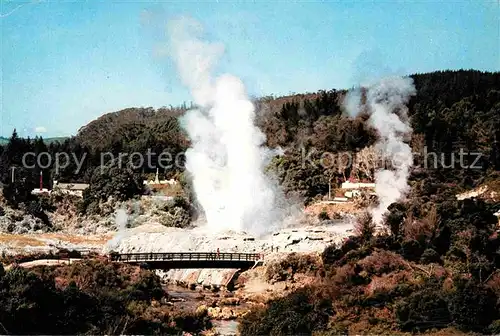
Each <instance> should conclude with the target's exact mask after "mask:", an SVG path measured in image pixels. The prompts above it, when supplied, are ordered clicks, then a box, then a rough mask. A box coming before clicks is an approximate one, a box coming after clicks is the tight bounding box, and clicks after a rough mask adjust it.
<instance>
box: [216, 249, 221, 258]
mask: <svg viewBox="0 0 500 336" xmlns="http://www.w3.org/2000/svg"><path fill="white" fill-rule="evenodd" d="M219 258H220V251H219V248H218V247H217V259H219Z"/></svg>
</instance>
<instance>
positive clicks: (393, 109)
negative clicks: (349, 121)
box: [344, 77, 416, 224]
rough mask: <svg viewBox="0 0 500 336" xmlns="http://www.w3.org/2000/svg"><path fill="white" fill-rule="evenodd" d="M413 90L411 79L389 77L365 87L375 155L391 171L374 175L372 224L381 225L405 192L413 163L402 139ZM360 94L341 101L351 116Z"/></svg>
mask: <svg viewBox="0 0 500 336" xmlns="http://www.w3.org/2000/svg"><path fill="white" fill-rule="evenodd" d="M415 93H416V90H415V87H414V85H413V80H412V79H411V78H410V77H391V78H386V79H383V80H381V81H380V82H379V83H377V84H375V85H372V86H370V87H368V89H367V92H366V105H367V107H368V112H369V113H370V118H369V120H368V122H369V123H370V125H372V126H373V127H374V128H375V129H376V130H377V131H378V135H379V139H378V141H377V143H376V146H377V147H378V152H379V153H381V154H382V156H383V158H384V159H385V161H386V162H387V161H388V162H390V164H391V167H392V169H381V170H379V171H377V172H376V173H375V183H376V187H375V192H376V193H377V196H378V200H379V205H378V206H377V207H376V208H374V209H372V216H373V220H374V221H375V223H377V224H380V223H381V222H382V220H383V216H384V214H385V213H386V211H387V208H388V207H389V205H391V204H392V203H394V202H397V201H399V200H401V199H402V198H403V197H404V196H405V195H406V193H407V192H408V189H409V186H408V177H409V175H410V168H411V166H412V164H413V156H412V152H411V148H410V146H409V145H408V144H407V143H405V142H404V137H405V136H408V135H410V134H411V131H412V129H411V127H410V125H409V120H408V115H407V112H408V108H407V106H406V105H407V104H408V101H409V100H410V98H411V96H413V95H415ZM360 105H361V91H360V90H359V89H355V90H352V91H351V92H349V94H348V95H347V97H346V100H345V101H344V107H345V108H346V110H347V111H348V113H349V115H350V116H356V115H357V114H358V113H359V110H360Z"/></svg>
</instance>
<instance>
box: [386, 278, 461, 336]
mask: <svg viewBox="0 0 500 336" xmlns="http://www.w3.org/2000/svg"><path fill="white" fill-rule="evenodd" d="M395 312H396V317H397V319H398V322H399V325H400V327H401V329H403V330H407V331H413V332H422V331H426V330H428V329H433V328H444V327H446V326H448V325H449V324H450V322H451V317H450V312H449V311H448V304H447V301H446V297H445V295H444V294H443V293H442V292H440V291H439V290H436V288H432V287H428V288H425V289H423V290H420V291H417V292H414V293H412V294H411V295H410V296H409V297H408V298H407V299H403V300H400V301H398V302H397V303H396V306H395Z"/></svg>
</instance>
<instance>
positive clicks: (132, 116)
mask: <svg viewBox="0 0 500 336" xmlns="http://www.w3.org/2000/svg"><path fill="white" fill-rule="evenodd" d="M411 77H412V78H413V79H414V82H415V86H416V89H417V95H416V96H415V97H413V98H412V99H411V101H410V111H409V112H410V117H411V125H412V128H413V136H412V139H411V145H412V147H413V149H414V151H415V150H417V151H420V152H421V151H422V150H423V148H424V147H427V149H426V150H427V152H431V151H433V152H436V153H450V152H452V151H458V150H459V148H463V149H464V150H465V151H466V152H481V153H482V154H483V156H482V158H481V162H480V163H481V165H482V169H480V170H477V169H469V170H468V169H459V170H454V169H446V170H440V169H438V170H433V171H426V172H425V173H426V174H431V175H433V176H434V177H436V176H439V179H440V180H442V181H447V182H448V183H452V184H453V185H454V186H456V187H457V188H470V187H473V186H475V185H477V184H478V183H480V182H482V181H483V179H484V178H486V177H487V176H488V175H489V174H490V173H491V172H493V171H495V170H499V169H500V143H499V140H500V74H499V73H486V72H479V71H473V70H468V71H465V70H460V71H439V72H433V73H428V74H416V75H412V76H411ZM345 94H346V91H345V90H329V91H320V92H316V93H307V94H298V95H293V96H287V97H272V96H269V97H264V98H261V99H259V100H258V101H256V102H255V104H256V107H257V111H258V114H257V115H258V117H257V124H258V125H259V126H260V127H261V129H262V130H263V131H264V133H265V134H266V136H267V145H268V146H270V147H276V146H281V147H282V148H284V149H285V150H286V155H285V156H284V157H281V158H279V159H276V160H275V161H274V167H275V168H278V174H279V176H280V179H281V182H282V183H283V185H284V186H285V188H286V190H287V191H289V192H294V193H298V194H300V195H301V196H303V197H306V200H307V199H310V198H312V197H315V196H317V195H318V194H325V193H326V192H327V189H328V181H329V180H330V179H332V180H333V181H337V182H339V183H340V182H341V181H342V180H344V179H345V178H346V177H349V176H351V175H355V176H356V177H359V178H370V177H371V176H370V175H371V174H372V172H370V171H362V170H359V169H357V168H356V167H355V166H354V167H353V166H350V167H345V169H343V168H342V169H339V168H338V165H337V166H336V169H330V170H325V169H321V168H318V167H312V166H310V165H309V166H306V167H303V166H302V164H301V158H302V156H301V155H302V151H303V150H305V151H308V152H309V151H311V150H312V149H314V150H316V151H317V152H316V154H313V155H311V156H310V158H312V159H313V160H318V159H319V157H320V155H321V152H323V151H328V152H331V153H338V152H344V151H348V152H358V151H360V150H362V149H364V148H367V147H369V146H370V145H372V144H373V143H374V141H375V139H376V134H375V132H374V130H373V129H371V128H370V127H368V126H367V124H366V123H365V122H364V121H365V120H366V118H367V117H366V116H363V115H361V116H359V117H357V118H355V119H351V118H349V117H347V116H346V115H345V113H344V112H343V109H342V101H343V98H344V96H345ZM186 110H187V107H186V106H183V107H178V108H163V109H159V110H154V109H152V108H129V109H125V110H122V111H118V112H114V113H108V114H106V115H103V116H102V117H100V118H98V119H97V120H95V121H93V122H91V123H89V124H88V125H86V126H84V127H82V128H81V129H80V130H79V132H78V134H77V135H76V136H74V137H72V138H69V139H66V140H64V141H60V142H51V143H50V144H48V145H47V144H46V143H44V142H43V141H40V139H34V140H30V141H28V140H24V139H19V138H17V136H16V137H14V138H13V139H12V140H11V143H9V144H7V145H5V146H3V147H1V149H0V151H2V152H3V154H2V156H1V167H0V171H1V176H0V177H1V181H2V183H4V184H6V185H8V184H9V177H10V175H9V169H8V167H11V166H21V161H20V160H21V158H22V155H20V154H21V153H24V152H27V151H34V152H37V153H40V152H43V151H48V152H49V153H51V156H52V157H54V156H55V153H59V152H65V153H72V155H74V156H75V157H78V158H82V157H85V160H84V162H83V165H82V168H81V169H80V170H78V171H77V170H76V165H75V163H74V162H73V161H74V160H70V161H71V162H70V164H69V165H68V166H67V167H65V168H64V169H62V170H60V171H58V172H56V171H55V166H54V162H52V165H51V166H50V167H49V168H47V169H45V170H44V179H46V183H47V184H48V183H50V179H51V177H58V178H59V179H60V180H61V181H80V182H89V181H90V180H91V178H92V176H93V173H94V170H95V169H96V168H97V167H98V166H99V164H100V162H101V153H103V152H111V153H114V154H115V155H116V156H117V155H118V153H124V152H125V153H132V152H139V153H143V154H144V155H145V154H146V153H147V151H148V149H150V150H151V151H152V152H153V153H157V154H159V153H161V152H162V151H168V152H170V153H172V154H173V155H175V154H176V153H181V152H183V151H184V150H186V148H187V147H188V146H189V140H188V139H187V138H186V136H185V134H184V132H183V131H182V129H181V127H180V124H179V119H178V117H179V116H180V115H182V113H183V112H184V111H186ZM235 112H236V111H235ZM155 160H157V156H156V157H153V161H152V162H153V168H151V167H146V166H142V167H141V169H138V170H137V173H154V172H155V171H156V169H155V168H154V166H156V164H157V162H156V161H155ZM35 165H36V163H35ZM38 171H39V168H35V169H33V170H32V171H30V172H23V171H22V169H20V170H19V173H20V174H24V175H26V176H31V177H30V178H27V179H26V183H32V184H36V183H37V181H38V176H37V175H38ZM178 172H179V169H178V168H176V167H173V168H172V169H171V170H169V171H165V172H162V174H163V173H165V174H166V177H169V176H172V175H174V174H176V173H178ZM420 173H421V171H420Z"/></svg>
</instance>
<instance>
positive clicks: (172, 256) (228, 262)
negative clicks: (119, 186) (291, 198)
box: [110, 252, 263, 270]
mask: <svg viewBox="0 0 500 336" xmlns="http://www.w3.org/2000/svg"><path fill="white" fill-rule="evenodd" d="M110 258H111V260H112V261H116V262H124V263H131V264H146V265H147V266H148V267H149V268H151V269H163V270H167V269H178V268H243V269H247V268H251V267H253V266H256V265H258V264H259V263H262V261H263V255H262V254H259V253H217V252H160V253H111V254H110Z"/></svg>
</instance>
